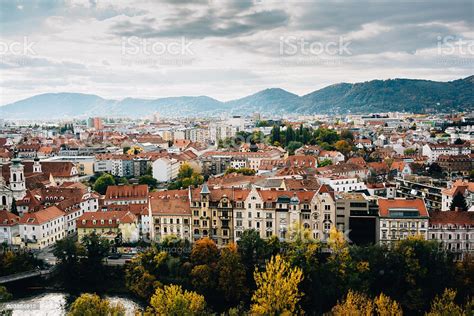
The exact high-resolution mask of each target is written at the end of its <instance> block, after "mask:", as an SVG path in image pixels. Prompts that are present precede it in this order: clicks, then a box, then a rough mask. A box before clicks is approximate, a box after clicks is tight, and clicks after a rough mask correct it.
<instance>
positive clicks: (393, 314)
mask: <svg viewBox="0 0 474 316" xmlns="http://www.w3.org/2000/svg"><path fill="white" fill-rule="evenodd" d="M374 305H375V313H376V315H379V316H402V315H403V311H402V308H401V306H400V304H398V302H397V301H395V300H392V299H391V298H390V297H388V296H386V295H385V294H383V293H380V295H379V296H378V297H376V298H374Z"/></svg>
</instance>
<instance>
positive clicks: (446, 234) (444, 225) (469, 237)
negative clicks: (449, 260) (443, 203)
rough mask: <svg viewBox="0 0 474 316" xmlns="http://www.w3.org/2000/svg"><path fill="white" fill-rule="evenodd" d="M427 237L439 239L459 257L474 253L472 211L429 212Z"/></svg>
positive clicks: (473, 217)
mask: <svg viewBox="0 0 474 316" xmlns="http://www.w3.org/2000/svg"><path fill="white" fill-rule="evenodd" d="M428 239H430V240H436V241H439V242H440V243H441V244H442V246H443V247H444V249H446V250H448V251H452V252H455V253H458V254H459V257H462V256H463V254H465V253H471V254H472V253H474V212H459V211H447V212H442V211H436V212H431V213H430V223H429V234H428Z"/></svg>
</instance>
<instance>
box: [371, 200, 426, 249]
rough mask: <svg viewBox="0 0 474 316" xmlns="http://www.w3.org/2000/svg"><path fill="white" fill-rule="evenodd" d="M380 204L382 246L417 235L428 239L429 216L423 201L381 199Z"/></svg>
mask: <svg viewBox="0 0 474 316" xmlns="http://www.w3.org/2000/svg"><path fill="white" fill-rule="evenodd" d="M378 204H379V220H380V231H379V236H380V243H381V244H391V243H393V242H395V241H398V240H403V239H406V238H407V237H408V236H415V235H421V236H423V238H424V239H428V220H429V214H428V211H427V209H426V205H425V203H424V202H423V200H422V199H400V198H395V199H379V200H378Z"/></svg>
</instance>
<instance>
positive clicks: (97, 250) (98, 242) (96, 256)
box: [81, 233, 110, 269]
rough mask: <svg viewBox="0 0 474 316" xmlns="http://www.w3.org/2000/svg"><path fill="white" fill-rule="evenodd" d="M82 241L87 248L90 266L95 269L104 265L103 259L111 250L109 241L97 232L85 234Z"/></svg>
mask: <svg viewBox="0 0 474 316" xmlns="http://www.w3.org/2000/svg"><path fill="white" fill-rule="evenodd" d="M81 242H82V245H83V247H84V248H85V252H86V256H87V264H88V265H89V267H90V268H91V269H93V268H97V267H100V266H102V261H103V260H104V258H105V257H106V256H107V254H108V253H109V250H110V243H109V241H108V240H107V239H105V238H102V237H100V236H99V235H97V234H96V233H92V234H89V235H85V236H84V237H83V238H82V241H81Z"/></svg>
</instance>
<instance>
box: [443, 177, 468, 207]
mask: <svg viewBox="0 0 474 316" xmlns="http://www.w3.org/2000/svg"><path fill="white" fill-rule="evenodd" d="M456 194H462V195H463V196H464V198H465V200H466V205H467V210H468V211H474V182H468V181H463V180H458V181H456V182H454V183H452V184H448V187H447V188H446V189H443V190H442V191H441V195H442V198H441V201H442V202H441V211H449V210H451V203H452V202H453V198H454V197H455V196H456ZM465 211H466V210H465Z"/></svg>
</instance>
